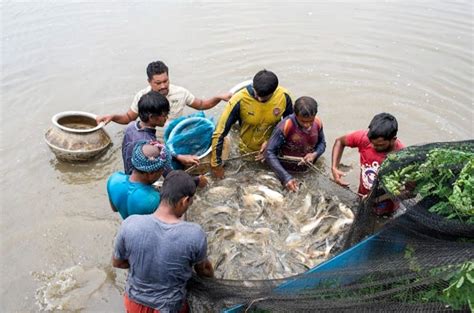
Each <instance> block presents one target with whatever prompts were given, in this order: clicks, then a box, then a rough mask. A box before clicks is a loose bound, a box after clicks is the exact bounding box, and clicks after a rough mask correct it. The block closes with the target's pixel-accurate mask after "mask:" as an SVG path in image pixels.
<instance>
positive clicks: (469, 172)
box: [381, 148, 474, 224]
mask: <svg viewBox="0 0 474 313" xmlns="http://www.w3.org/2000/svg"><path fill="white" fill-rule="evenodd" d="M398 157H399V158H403V157H407V154H406V153H404V154H401V155H400V156H398ZM396 160H397V154H393V155H390V158H388V163H387V164H390V165H393V163H394V162H396ZM384 165H385V167H386V166H387V165H386V164H385V162H384V164H382V169H381V172H383V167H384ZM381 180H382V183H383V185H384V186H385V188H386V189H387V191H388V192H390V193H391V194H392V195H394V196H400V195H401V194H403V193H406V192H407V191H408V192H414V193H418V194H419V195H420V196H421V197H423V198H424V197H428V196H435V197H437V198H438V199H439V202H438V203H437V204H435V205H433V206H432V207H431V208H430V209H429V210H430V212H433V213H437V214H439V215H441V216H444V217H446V218H447V219H454V218H456V219H459V220H461V221H463V222H466V223H468V224H474V208H473V207H474V205H473V202H474V199H473V193H474V153H472V152H470V151H461V150H456V149H441V148H434V149H432V150H431V151H429V152H428V154H427V156H426V160H425V161H424V162H415V163H411V164H408V165H407V166H405V167H402V168H399V169H397V170H393V171H391V172H389V173H387V174H384V175H382V177H381ZM410 185H413V186H416V187H414V189H413V190H409V189H410V188H408V186H410Z"/></svg>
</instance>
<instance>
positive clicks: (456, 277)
mask: <svg viewBox="0 0 474 313" xmlns="http://www.w3.org/2000/svg"><path fill="white" fill-rule="evenodd" d="M449 284H450V285H449V287H447V288H446V289H443V293H442V297H441V300H442V301H443V302H445V303H447V304H448V305H450V306H451V307H453V308H454V309H460V308H462V307H463V306H465V305H466V304H467V305H468V306H469V308H470V310H471V312H474V262H472V261H468V262H465V263H463V264H462V266H461V268H460V269H459V270H457V271H455V272H454V273H453V274H452V276H451V277H450V279H449Z"/></svg>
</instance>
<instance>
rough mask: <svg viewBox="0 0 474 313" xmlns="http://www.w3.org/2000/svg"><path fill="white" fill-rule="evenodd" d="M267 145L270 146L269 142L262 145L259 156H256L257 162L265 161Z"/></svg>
mask: <svg viewBox="0 0 474 313" xmlns="http://www.w3.org/2000/svg"><path fill="white" fill-rule="evenodd" d="M267 145H268V141H265V142H264V143H262V145H261V146H260V151H258V154H257V155H256V156H255V161H261V162H263V161H265V155H264V153H265V149H267Z"/></svg>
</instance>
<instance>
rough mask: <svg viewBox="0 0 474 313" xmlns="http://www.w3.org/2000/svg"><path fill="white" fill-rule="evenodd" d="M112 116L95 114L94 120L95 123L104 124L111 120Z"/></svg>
mask: <svg viewBox="0 0 474 313" xmlns="http://www.w3.org/2000/svg"><path fill="white" fill-rule="evenodd" d="M113 117H114V116H113V115H101V116H97V117H96V118H95V120H96V121H97V125H99V124H100V123H104V124H105V125H107V124H108V123H110V122H111V121H112V119H113Z"/></svg>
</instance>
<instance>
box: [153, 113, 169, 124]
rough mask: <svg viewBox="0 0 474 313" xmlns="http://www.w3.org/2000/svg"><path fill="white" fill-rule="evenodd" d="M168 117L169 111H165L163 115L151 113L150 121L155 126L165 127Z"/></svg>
mask: <svg viewBox="0 0 474 313" xmlns="http://www.w3.org/2000/svg"><path fill="white" fill-rule="evenodd" d="M167 119H168V113H163V114H162V115H151V116H150V121H149V123H150V124H151V126H153V127H163V126H165V123H166V120H167Z"/></svg>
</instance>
